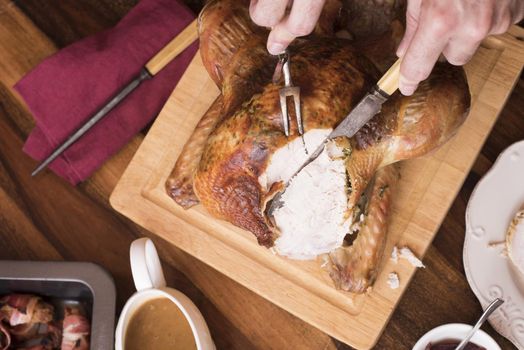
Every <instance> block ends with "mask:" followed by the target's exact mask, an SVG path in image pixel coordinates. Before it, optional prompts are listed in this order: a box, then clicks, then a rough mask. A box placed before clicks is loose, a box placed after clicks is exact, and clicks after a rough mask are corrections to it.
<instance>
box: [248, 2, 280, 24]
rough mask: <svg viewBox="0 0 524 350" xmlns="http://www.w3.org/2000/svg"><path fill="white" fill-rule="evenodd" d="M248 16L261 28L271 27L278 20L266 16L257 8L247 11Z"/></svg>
mask: <svg viewBox="0 0 524 350" xmlns="http://www.w3.org/2000/svg"><path fill="white" fill-rule="evenodd" d="M249 15H250V17H251V20H252V21H253V22H254V23H255V24H257V25H259V26H262V27H273V26H275V25H276V24H277V23H278V20H277V18H276V17H273V16H266V14H265V13H264V11H261V10H260V9H259V7H251V8H250V9H249Z"/></svg>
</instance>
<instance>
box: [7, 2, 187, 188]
mask: <svg viewBox="0 0 524 350" xmlns="http://www.w3.org/2000/svg"><path fill="white" fill-rule="evenodd" d="M193 19H194V15H193V14H192V13H191V11H190V10H189V9H188V8H186V7H185V6H184V5H183V4H181V3H180V2H178V1H177V0H142V1H141V2H140V3H139V4H138V5H136V6H135V7H134V8H133V9H132V10H131V11H130V12H129V13H128V14H127V15H126V17H124V18H123V19H122V20H121V21H120V22H119V23H118V24H117V25H116V26H115V27H114V28H112V29H109V30H106V31H104V32H102V33H99V34H97V35H94V36H91V37H88V38H86V39H83V40H81V41H78V42H76V43H74V44H72V45H70V46H68V47H66V48H64V49H63V50H60V51H59V52H57V53H56V54H54V55H52V56H51V57H49V58H47V59H45V60H44V61H43V62H42V63H40V64H39V65H38V66H37V67H36V68H34V69H33V70H32V71H31V72H29V73H28V74H27V75H26V76H25V77H23V78H22V79H21V80H20V81H19V82H18V83H17V84H16V86H15V89H16V90H17V91H18V92H19V93H20V94H21V95H22V97H23V98H24V100H25V101H26V103H27V105H28V106H29V108H30V109H31V111H32V113H33V116H34V118H35V121H36V127H35V129H34V130H33V131H32V132H31V134H30V135H29V137H28V139H27V141H26V143H25V145H24V151H25V152H26V153H27V154H28V155H30V156H31V157H33V158H34V159H37V160H42V159H44V158H45V157H46V156H48V155H49V154H50V153H51V151H52V149H53V148H54V147H56V146H57V145H58V144H59V143H61V142H63V141H64V140H65V139H67V137H68V136H69V135H71V134H72V133H73V132H74V130H76V129H77V128H78V127H79V126H80V125H82V124H83V123H84V122H85V121H86V120H87V119H88V118H89V117H90V116H91V115H93V114H94V113H96V112H97V111H98V110H99V109H100V108H101V107H102V106H103V105H104V104H105V103H106V102H107V101H108V99H109V98H110V97H111V96H113V95H114V94H115V93H117V92H118V91H119V90H120V89H121V88H122V87H123V86H124V85H126V84H127V83H128V82H129V81H130V80H131V79H132V78H133V77H134V76H135V75H137V74H138V73H139V72H140V69H141V67H142V66H143V65H144V64H145V63H146V62H147V61H148V60H149V59H150V58H152V57H153V56H154V55H155V53H157V52H158V51H160V49H162V48H163V47H164V46H165V44H167V43H168V42H169V41H170V40H171V39H173V38H174V37H175V36H176V35H177V34H178V33H179V32H180V31H182V30H183V29H184V28H185V27H186V26H187V25H188V24H189V23H191V21H192V20H193ZM196 50H197V43H193V45H191V46H190V47H189V48H188V49H186V50H185V51H184V52H183V53H181V54H180V55H179V56H178V57H177V58H175V59H174V60H173V61H172V62H171V63H169V64H168V65H167V66H166V67H165V68H164V69H163V70H162V71H160V72H159V73H158V74H157V75H156V76H155V77H154V78H153V79H150V80H146V81H144V82H142V84H141V85H140V86H139V87H138V88H137V89H136V90H135V91H133V92H132V93H131V94H130V95H129V96H128V97H127V98H126V99H125V100H123V101H122V102H121V103H120V104H119V105H118V106H116V107H115V108H114V109H113V110H112V111H111V112H110V113H109V114H108V115H107V116H106V117H104V119H102V120H101V121H100V122H99V123H98V124H97V125H95V126H94V127H93V128H92V129H91V130H90V131H89V132H88V133H86V134H85V135H84V136H83V137H82V138H81V139H80V140H78V141H77V142H76V143H75V144H73V145H72V146H71V147H70V148H69V149H68V150H67V151H66V152H65V153H63V154H62V156H60V157H59V158H57V159H56V160H55V161H54V162H53V163H52V164H51V166H50V168H51V169H52V170H53V171H54V172H55V173H57V174H58V175H59V176H61V177H63V178H65V179H66V180H68V181H69V182H71V183H72V184H77V183H78V182H80V181H83V180H85V179H86V178H87V177H89V176H90V175H91V174H92V173H93V172H94V171H95V170H96V169H97V168H99V167H100V166H101V165H102V163H103V162H104V161H105V160H106V159H108V158H109V157H110V156H111V155H113V154H114V153H116V152H117V151H118V150H119V149H120V148H121V147H122V146H124V145H125V144H126V143H127V142H128V141H130V139H132V137H133V136H134V135H135V134H137V133H138V132H139V131H140V130H141V129H143V128H144V126H146V125H147V123H148V122H149V121H151V120H152V119H153V118H154V117H156V115H157V114H158V112H159V111H160V110H161V108H162V106H163V105H164V103H165V102H166V100H167V98H168V97H169V95H170V94H171V92H172V90H173V89H174V87H175V86H176V84H177V82H178V80H179V79H180V77H181V76H182V74H183V73H184V70H185V69H186V67H187V65H188V64H189V62H190V60H191V59H192V57H193V56H194V54H195V52H196Z"/></svg>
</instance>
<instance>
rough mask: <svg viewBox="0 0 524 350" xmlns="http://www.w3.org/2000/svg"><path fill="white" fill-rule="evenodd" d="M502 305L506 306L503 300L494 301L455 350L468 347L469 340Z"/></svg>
mask: <svg viewBox="0 0 524 350" xmlns="http://www.w3.org/2000/svg"><path fill="white" fill-rule="evenodd" d="M502 304H504V300H502V299H499V298H497V299H495V300H493V301H492V302H491V304H489V305H488V307H487V308H486V310H484V313H483V314H482V316H480V318H479V320H478V321H477V323H476V324H475V326H474V327H473V328H472V329H471V331H469V333H468V335H467V336H466V338H464V340H462V341H461V342H460V344H459V345H457V347H456V348H455V350H462V349H464V348H465V347H466V345H467V344H468V342H469V340H470V339H471V337H472V336H473V335H474V334H475V332H476V331H478V330H479V328H480V326H482V324H483V323H484V321H486V320H487V319H488V317H489V315H491V314H492V313H493V311H495V310H496V309H497V308H498V307H499V306H500V305H502Z"/></svg>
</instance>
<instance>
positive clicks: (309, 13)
mask: <svg viewBox="0 0 524 350" xmlns="http://www.w3.org/2000/svg"><path fill="white" fill-rule="evenodd" d="M323 6H324V0H300V1H294V2H293V6H292V8H291V12H290V13H289V16H288V17H287V18H285V19H284V20H283V21H281V22H280V23H278V24H277V25H276V26H275V27H274V28H273V30H272V31H271V33H270V34H269V38H268V51H269V52H270V53H271V54H273V55H275V54H279V53H281V52H283V51H284V50H285V49H286V47H287V46H288V45H289V44H290V43H291V42H292V41H293V40H294V39H295V38H296V37H298V36H304V35H308V34H310V33H311V32H312V31H313V30H314V29H315V25H316V24H317V21H318V18H319V17H320V14H321V12H322V7H323Z"/></svg>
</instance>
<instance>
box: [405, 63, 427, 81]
mask: <svg viewBox="0 0 524 350" xmlns="http://www.w3.org/2000/svg"><path fill="white" fill-rule="evenodd" d="M401 74H402V76H404V77H405V78H406V79H407V80H409V81H422V80H425V79H426V78H427V77H428V76H429V72H428V71H427V70H426V69H424V68H423V67H415V66H413V65H411V66H410V67H406V68H405V69H403V70H401Z"/></svg>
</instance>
